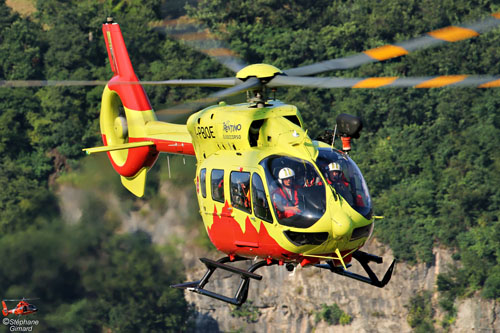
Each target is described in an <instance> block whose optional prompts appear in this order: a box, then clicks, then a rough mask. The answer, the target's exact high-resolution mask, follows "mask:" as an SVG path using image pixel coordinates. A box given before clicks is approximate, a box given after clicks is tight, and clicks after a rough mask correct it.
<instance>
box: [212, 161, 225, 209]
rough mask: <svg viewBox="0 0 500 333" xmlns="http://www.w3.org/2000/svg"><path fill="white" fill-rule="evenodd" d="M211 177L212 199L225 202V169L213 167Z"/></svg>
mask: <svg viewBox="0 0 500 333" xmlns="http://www.w3.org/2000/svg"><path fill="white" fill-rule="evenodd" d="M210 178H211V187H212V199H213V200H215V201H219V202H222V203H224V170H219V169H213V170H212V175H211V177H210Z"/></svg>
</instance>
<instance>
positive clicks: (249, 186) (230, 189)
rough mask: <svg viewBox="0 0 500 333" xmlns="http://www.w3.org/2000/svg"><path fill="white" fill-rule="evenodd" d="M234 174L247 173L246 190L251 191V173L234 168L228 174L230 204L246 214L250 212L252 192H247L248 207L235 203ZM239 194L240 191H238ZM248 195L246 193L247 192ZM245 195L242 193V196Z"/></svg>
mask: <svg viewBox="0 0 500 333" xmlns="http://www.w3.org/2000/svg"><path fill="white" fill-rule="evenodd" d="M234 174H248V184H247V188H248V191H251V189H250V188H251V178H252V177H251V176H252V173H251V172H249V171H236V170H233V171H231V172H230V174H229V196H230V201H231V206H233V207H234V208H236V209H238V210H241V211H243V212H245V213H247V214H252V193H250V194H249V198H248V200H249V203H248V209H246V207H245V206H244V205H241V204H239V203H236V202H234V201H233V188H234V187H233V175H234ZM238 195H239V196H241V194H240V193H238ZM247 195H248V194H247ZM244 196H245V195H243V197H244Z"/></svg>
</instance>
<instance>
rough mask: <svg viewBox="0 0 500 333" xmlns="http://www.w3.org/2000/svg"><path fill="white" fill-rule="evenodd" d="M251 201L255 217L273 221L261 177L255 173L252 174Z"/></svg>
mask: <svg viewBox="0 0 500 333" xmlns="http://www.w3.org/2000/svg"><path fill="white" fill-rule="evenodd" d="M252 201H253V211H254V214H255V216H256V217H258V218H259V219H261V220H264V221H267V222H271V223H272V222H273V216H272V215H271V210H270V209H269V204H268V203H267V198H266V191H265V190H264V184H263V183H262V179H261V178H260V176H259V175H258V174H256V173H254V174H253V176H252Z"/></svg>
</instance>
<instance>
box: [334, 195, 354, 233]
mask: <svg viewBox="0 0 500 333" xmlns="http://www.w3.org/2000/svg"><path fill="white" fill-rule="evenodd" d="M333 204H334V202H333V199H332V202H331V205H330V207H335V206H334V205H333ZM330 218H331V221H332V234H333V238H334V239H337V240H338V239H341V238H342V237H344V236H345V235H347V233H349V232H350V231H351V229H352V220H351V218H350V217H349V216H348V215H347V214H345V213H344V212H343V211H342V209H330Z"/></svg>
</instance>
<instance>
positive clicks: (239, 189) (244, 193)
mask: <svg viewBox="0 0 500 333" xmlns="http://www.w3.org/2000/svg"><path fill="white" fill-rule="evenodd" d="M231 204H232V205H233V207H234V208H238V209H240V210H242V211H244V212H246V213H251V212H252V208H251V206H250V204H251V200H250V173H249V172H237V171H233V172H231Z"/></svg>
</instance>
